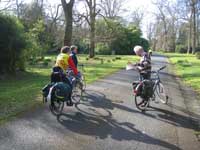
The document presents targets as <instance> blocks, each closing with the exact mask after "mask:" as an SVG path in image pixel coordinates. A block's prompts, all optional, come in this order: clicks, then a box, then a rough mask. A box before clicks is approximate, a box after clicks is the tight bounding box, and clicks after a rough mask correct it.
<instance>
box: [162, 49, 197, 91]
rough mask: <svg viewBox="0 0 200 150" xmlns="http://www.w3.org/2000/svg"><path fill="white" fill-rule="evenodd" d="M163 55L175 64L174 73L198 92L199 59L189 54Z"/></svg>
mask: <svg viewBox="0 0 200 150" xmlns="http://www.w3.org/2000/svg"><path fill="white" fill-rule="evenodd" d="M165 55H167V56H168V57H169V60H170V62H171V63H172V64H174V65H175V72H176V74H177V75H178V76H180V77H181V78H182V79H183V80H184V81H185V83H187V84H188V85H190V86H192V87H193V88H194V89H195V90H196V91H197V92H199V93H200V60H199V59H197V58H196V56H195V55H191V54H190V55H188V54H176V53H166V54H165Z"/></svg>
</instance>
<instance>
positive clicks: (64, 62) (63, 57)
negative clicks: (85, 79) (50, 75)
mask: <svg viewBox="0 0 200 150" xmlns="http://www.w3.org/2000/svg"><path fill="white" fill-rule="evenodd" d="M69 57H70V56H69V55H68V54H64V53H60V54H59V55H58V56H57V59H56V64H55V66H58V67H61V68H62V69H63V71H66V70H67V68H68V67H69V63H68V60H69Z"/></svg>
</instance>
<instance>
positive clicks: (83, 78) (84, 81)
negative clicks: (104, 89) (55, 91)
mask: <svg viewBox="0 0 200 150" xmlns="http://www.w3.org/2000/svg"><path fill="white" fill-rule="evenodd" d="M81 83H82V90H83V91H85V89H86V80H85V76H84V74H82V76H81Z"/></svg>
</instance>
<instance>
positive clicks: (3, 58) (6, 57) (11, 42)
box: [0, 14, 26, 73]
mask: <svg viewBox="0 0 200 150" xmlns="http://www.w3.org/2000/svg"><path fill="white" fill-rule="evenodd" d="M0 33H1V34H0V43H1V44H0V52H1V55H0V73H6V72H10V73H15V71H16V69H20V70H23V69H24V61H23V60H24V58H23V56H24V55H23V53H24V51H23V50H24V48H25V47H26V38H25V33H24V27H23V25H22V24H21V23H20V21H19V20H18V19H17V18H15V17H11V16H6V15H2V14H0ZM19 67H22V68H19Z"/></svg>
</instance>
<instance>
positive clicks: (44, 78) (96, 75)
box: [0, 55, 137, 123]
mask: <svg viewBox="0 0 200 150" xmlns="http://www.w3.org/2000/svg"><path fill="white" fill-rule="evenodd" d="M86 57H87V56H86V55H80V56H78V58H79V63H81V64H85V67H84V74H85V76H86V81H87V83H91V82H94V81H95V80H98V79H100V78H103V77H104V76H106V75H108V74H111V73H113V72H115V71H117V70H119V69H121V68H125V66H126V64H127V62H128V61H133V62H134V61H136V60H137V58H136V57H134V56H96V58H95V59H88V60H86ZM116 57H118V58H116ZM47 58H48V59H51V62H49V65H48V66H47V67H44V66H42V65H41V64H42V63H39V64H38V65H35V66H29V67H28V69H27V72H24V73H20V74H17V76H16V77H15V78H13V77H10V78H9V79H6V80H2V81H1V82H0V123H1V122H5V121H6V120H7V119H10V118H12V117H15V116H17V114H20V113H21V112H23V111H26V110H29V109H30V108H32V107H33V106H38V105H40V104H41V103H42V100H41V88H42V87H43V86H44V85H45V84H47V83H48V82H49V80H50V77H49V75H50V73H51V67H52V66H53V64H54V61H55V58H56V56H47V57H46V59H47ZM102 59H103V63H102Z"/></svg>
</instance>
